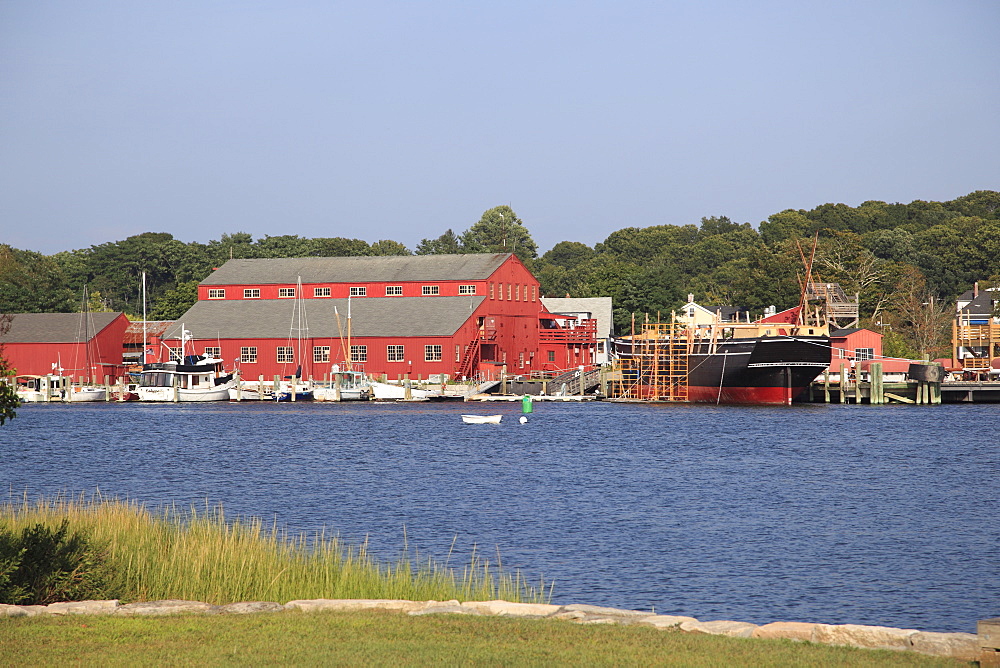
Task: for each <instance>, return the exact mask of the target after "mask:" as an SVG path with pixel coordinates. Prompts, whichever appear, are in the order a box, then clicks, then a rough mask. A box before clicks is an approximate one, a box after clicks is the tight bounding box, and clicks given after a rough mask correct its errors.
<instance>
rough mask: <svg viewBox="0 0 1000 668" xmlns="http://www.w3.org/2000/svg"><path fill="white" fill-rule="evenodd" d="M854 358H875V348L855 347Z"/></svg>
mask: <svg viewBox="0 0 1000 668" xmlns="http://www.w3.org/2000/svg"><path fill="white" fill-rule="evenodd" d="M854 358H855V359H856V360H857V361H859V362H860V361H861V360H871V359H875V349H874V348H856V349H855V350H854Z"/></svg>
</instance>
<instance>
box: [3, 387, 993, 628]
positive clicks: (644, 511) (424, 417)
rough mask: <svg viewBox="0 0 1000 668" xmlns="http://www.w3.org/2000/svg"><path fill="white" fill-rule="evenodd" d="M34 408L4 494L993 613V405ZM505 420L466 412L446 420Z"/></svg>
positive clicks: (11, 454) (828, 601)
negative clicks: (125, 501)
mask: <svg viewBox="0 0 1000 668" xmlns="http://www.w3.org/2000/svg"><path fill="white" fill-rule="evenodd" d="M520 408H521V407H520V404H519V403H518V404H432V403H420V404H374V403H345V404H326V403H324V404H307V403H297V404H270V403H268V404H260V403H254V402H243V403H240V404H237V403H213V404H201V405H196V404H179V405H177V404H137V403H129V404H114V403H110V404H103V403H102V404H75V405H63V404H49V405H44V404H33V405H25V406H22V407H21V408H20V409H19V410H18V415H17V418H15V419H14V420H13V421H12V422H9V423H8V424H7V425H5V426H3V427H0V458H2V460H0V484H2V485H3V487H4V491H5V492H6V493H7V494H8V495H11V496H13V497H17V498H20V497H21V496H22V494H24V493H25V492H27V493H28V495H29V497H32V498H34V497H38V496H49V497H51V496H55V495H57V494H60V493H64V494H78V493H81V492H84V493H91V492H93V491H94V490H96V489H100V491H101V492H102V493H103V494H106V495H113V496H119V497H123V498H129V499H133V500H137V501H141V502H143V503H144V504H146V505H147V507H152V508H155V507H158V506H162V505H164V504H171V503H175V504H178V505H181V506H190V505H195V506H198V507H200V508H204V507H205V504H206V503H208V504H209V505H216V504H222V505H223V507H224V508H225V510H226V513H227V515H230V516H232V515H234V514H238V515H255V516H259V517H263V518H266V519H267V520H268V521H271V520H276V521H277V522H278V524H279V525H280V526H284V527H286V528H288V529H289V530H290V531H292V532H296V533H297V532H300V531H304V532H312V531H315V530H317V529H320V528H322V527H326V528H327V529H330V530H333V531H334V532H336V533H339V534H340V535H341V536H342V537H343V538H345V539H347V540H348V541H351V542H355V543H357V542H360V541H362V540H363V539H364V538H365V537H366V536H367V537H368V541H369V546H370V548H371V550H372V552H374V553H375V554H376V555H378V556H380V557H383V558H394V557H395V556H398V554H399V553H400V551H401V550H402V547H403V544H404V532H405V537H406V538H405V539H406V542H407V543H408V545H409V547H410V549H411V550H418V551H419V553H420V554H421V555H429V556H433V557H435V558H437V559H438V560H440V561H444V559H445V558H446V557H447V555H448V552H449V548H450V547H451V545H452V542H453V541H454V543H455V547H454V554H453V556H452V557H451V562H452V564H454V563H455V562H456V561H459V562H461V561H463V560H467V559H468V556H469V555H470V554H471V553H472V550H473V546H474V545H476V546H478V548H477V549H478V550H479V551H480V552H481V553H484V554H486V555H489V556H494V555H495V554H496V553H497V552H498V551H499V554H500V556H501V557H502V559H503V564H504V567H505V568H507V569H520V570H521V571H522V573H523V574H525V575H526V576H527V577H528V578H530V579H535V580H537V579H538V578H544V580H545V581H547V582H552V583H554V592H553V602H554V603H563V604H566V603H591V604H596V605H608V606H614V607H622V608H633V609H646V610H650V609H655V611H656V612H657V613H661V614H682V615H690V616H693V617H697V618H698V619H702V620H711V619H733V620H740V621H749V622H754V623H758V624H763V623H767V622H771V621H809V622H824V623H831V624H840V623H857V624H875V625H885V626H896V627H902V628H917V629H922V630H927V631H968V632H975V624H976V621H977V620H978V619H985V618H988V617H994V616H997V615H1000V522H997V517H1000V406H997V405H964V404H963V405H945V406H853V405H851V406H844V405H839V404H836V405H802V406H791V407H773V408H772V407H761V408H747V407H729V406H693V405H677V406H650V405H625V404H611V403H588V404H577V403H536V404H535V412H534V413H533V414H532V415H530V416H529V418H530V419H529V421H528V423H527V424H523V425H522V424H519V423H518V420H517V418H518V417H519V416H520ZM468 412H475V413H480V414H487V413H504V414H505V417H504V420H503V422H502V423H501V424H499V425H488V424H487V425H467V424H463V423H462V421H461V419H460V414H461V413H468Z"/></svg>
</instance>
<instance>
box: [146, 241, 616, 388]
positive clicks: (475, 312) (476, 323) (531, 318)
mask: <svg viewBox="0 0 1000 668" xmlns="http://www.w3.org/2000/svg"><path fill="white" fill-rule="evenodd" d="M569 320H571V319H567V318H565V316H558V315H554V314H552V313H549V312H548V310H547V309H546V308H545V306H544V305H543V304H542V302H541V300H540V295H539V285H538V280H537V279H535V277H534V276H532V274H531V272H530V271H528V269H527V268H526V267H525V266H524V264H522V263H521V261H520V260H519V259H518V258H517V257H516V256H515V255H513V254H510V253H503V254H476V255H418V256H379V257H306V258H277V259H252V260H229V261H228V262H226V264H224V265H223V266H222V267H220V268H218V269H217V270H215V271H214V272H213V273H212V275H211V276H209V277H208V278H206V279H205V280H204V281H202V282H201V284H200V285H199V287H198V301H197V302H196V303H195V305H194V306H193V307H191V309H190V310H188V311H187V312H186V313H185V314H184V315H183V316H182V317H181V318H179V319H178V320H177V321H176V323H175V326H174V327H173V328H171V329H169V330H168V331H167V332H165V333H164V341H163V344H164V345H163V346H157V347H156V352H155V357H156V358H157V359H159V360H165V359H166V357H167V355H168V354H170V352H168V351H167V350H166V348H172V349H173V350H172V353H173V354H175V355H176V351H177V349H178V348H179V345H180V343H179V340H180V337H181V334H180V332H181V328H182V327H183V329H184V330H186V331H188V332H190V333H191V335H190V336H191V337H193V339H194V341H195V343H194V352H196V353H197V354H208V355H212V356H216V357H221V358H222V359H223V360H225V363H226V366H227V367H228V366H231V365H233V364H235V365H237V366H239V368H240V373H241V375H242V376H243V377H244V378H255V377H257V376H264V377H265V378H270V377H272V376H274V375H281V376H288V375H291V374H293V373H296V371H298V370H299V368H300V367H301V374H302V376H303V377H308V376H312V377H314V378H320V377H323V376H324V375H325V374H328V373H332V372H333V371H334V370H335V369H334V366H335V365H336V367H337V369H338V370H346V367H347V365H348V362H350V364H351V366H352V367H353V368H354V369H355V370H358V369H360V370H363V371H365V372H367V373H369V374H372V375H379V374H386V375H387V376H389V377H390V378H396V377H399V376H402V375H405V374H409V375H410V377H417V376H420V377H424V378H426V377H428V376H431V375H443V374H447V375H448V376H450V377H452V378H460V377H462V376H465V377H473V376H476V375H485V376H491V375H493V374H496V373H497V372H499V371H500V369H501V368H503V367H506V369H507V373H508V374H512V375H522V374H530V373H532V372H539V371H546V372H556V371H559V370H562V369H571V368H577V367H578V366H580V365H585V366H589V365H591V364H592V362H593V355H594V348H595V346H596V323H595V322H594V321H584V322H583V323H579V322H577V323H572V324H570V323H569ZM185 352H186V354H190V353H191V352H192V351H191V349H190V348H189V349H188V350H186V351H185ZM150 361H152V359H151V360H150Z"/></svg>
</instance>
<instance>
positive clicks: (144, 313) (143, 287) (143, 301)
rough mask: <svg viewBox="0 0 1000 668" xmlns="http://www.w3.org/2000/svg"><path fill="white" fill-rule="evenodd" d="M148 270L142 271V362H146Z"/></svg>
mask: <svg viewBox="0 0 1000 668" xmlns="http://www.w3.org/2000/svg"><path fill="white" fill-rule="evenodd" d="M148 341H149V340H148V339H147V338H146V272H142V363H143V364H145V363H146V345H147V344H148Z"/></svg>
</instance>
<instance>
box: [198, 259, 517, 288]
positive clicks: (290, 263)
mask: <svg viewBox="0 0 1000 668" xmlns="http://www.w3.org/2000/svg"><path fill="white" fill-rule="evenodd" d="M510 255H511V254H510V253H498V254H471V255H384V256H375V257H283V258H263V259H253V260H229V261H228V262H226V263H225V264H224V265H222V266H221V267H219V268H218V269H216V270H215V271H214V272H212V274H211V275H210V276H209V277H208V278H206V279H205V280H204V281H202V282H201V284H202V285H268V284H274V283H295V282H296V281H297V280H298V279H299V278H300V277H301V278H302V282H303V283H349V282H357V283H363V282H382V281H386V282H391V281H455V280H485V279H487V278H489V277H490V276H491V275H492V274H493V272H495V271H496V270H497V268H498V267H499V266H500V265H501V264H503V263H504V261H505V260H506V259H507V258H508V257H510Z"/></svg>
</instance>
